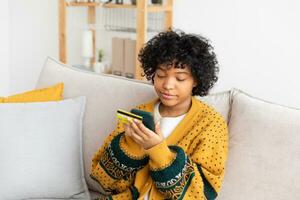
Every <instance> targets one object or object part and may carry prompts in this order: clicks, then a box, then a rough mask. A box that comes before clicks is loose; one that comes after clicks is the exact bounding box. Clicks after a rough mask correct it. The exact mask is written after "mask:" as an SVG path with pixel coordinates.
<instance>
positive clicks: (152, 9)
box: [67, 2, 172, 12]
mask: <svg viewBox="0 0 300 200" xmlns="http://www.w3.org/2000/svg"><path fill="white" fill-rule="evenodd" d="M67 6H69V7H72V6H74V7H80V6H82V7H103V8H131V9H136V8H137V6H136V5H132V4H115V3H108V4H104V3H85V2H78V3H77V2H70V3H67ZM171 10H172V6H165V5H148V6H147V11H148V12H164V11H171Z"/></svg>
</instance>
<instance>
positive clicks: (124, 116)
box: [117, 109, 143, 124]
mask: <svg viewBox="0 0 300 200" xmlns="http://www.w3.org/2000/svg"><path fill="white" fill-rule="evenodd" d="M128 118H129V119H128ZM133 119H137V120H139V121H142V120H143V117H142V116H139V115H135V114H133V113H131V112H128V111H125V110H122V109H118V110H117V120H120V121H121V122H122V123H126V124H129V123H130V122H129V120H131V121H132V120H133Z"/></svg>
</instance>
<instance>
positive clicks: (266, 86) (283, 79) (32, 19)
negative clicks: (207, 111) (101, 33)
mask: <svg viewBox="0 0 300 200" xmlns="http://www.w3.org/2000/svg"><path fill="white" fill-rule="evenodd" d="M174 3H175V5H174V27H176V28H180V29H182V30H184V31H186V32H193V33H199V34H202V35H204V36H206V37H208V38H209V39H210V40H211V41H212V44H213V46H215V51H216V53H217V56H218V59H219V62H220V70H221V71H220V76H219V77H220V79H219V81H218V83H217V85H216V87H215V88H214V90H213V91H215V92H216V91H222V90H227V89H230V88H232V87H237V88H240V89H243V90H245V91H246V92H249V93H251V94H253V95H255V96H259V97H261V98H264V99H266V100H270V101H273V102H277V103H281V104H285V105H289V106H295V107H300V94H299V93H298V91H300V79H299V78H298V76H299V75H298V74H300V70H299V64H300V61H299V59H298V56H297V53H298V52H300V39H299V38H298V36H299V35H300V26H299V20H297V19H299V18H300V2H299V1H298V0H272V1H271V0H252V1H246V0H239V1H238V0H227V1H217V0H210V1H200V0H175V1H174ZM9 6H10V11H11V14H10V18H11V20H10V22H11V23H10V32H11V35H10V41H11V57H10V63H11V64H10V71H11V73H10V87H11V89H10V92H11V93H15V92H18V91H22V90H25V89H31V88H33V87H34V85H35V83H36V81H37V78H38V74H39V72H40V70H41V67H42V65H43V62H44V60H45V58H46V56H47V55H50V56H53V57H56V58H57V57H58V20H57V17H58V16H57V14H58V13H57V0H26V1H24V0H11V1H9ZM75 12H76V13H77V14H78V15H76V16H74V17H73V18H71V19H70V20H73V22H75V23H76V20H77V19H79V18H80V17H81V16H86V13H84V12H81V11H75ZM71 29H72V28H71ZM71 29H69V31H70V30H71ZM73 30H75V32H76V27H73ZM71 31H72V30H71ZM105 37H106V36H105ZM70 41H71V43H69V44H68V45H71V49H72V50H73V51H75V53H74V52H69V53H70V55H69V56H70V58H71V59H70V60H74V61H75V62H79V61H80V60H79V56H80V50H76V49H77V48H78V47H80V36H79V33H76V34H74V35H73V36H71V37H70ZM106 46H107V45H106ZM76 51H77V53H76ZM0 76H1V75H0Z"/></svg>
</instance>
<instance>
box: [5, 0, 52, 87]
mask: <svg viewBox="0 0 300 200" xmlns="http://www.w3.org/2000/svg"><path fill="white" fill-rule="evenodd" d="M9 7H10V44H11V46H10V47H11V54H10V93H17V92H21V91H24V90H28V89H32V88H34V86H35V84H36V82H37V80H38V76H39V73H40V71H41V69H42V68H41V67H42V65H43V64H44V61H45V59H46V57H47V56H48V55H49V56H53V57H55V58H58V5H57V0H10V1H9Z"/></svg>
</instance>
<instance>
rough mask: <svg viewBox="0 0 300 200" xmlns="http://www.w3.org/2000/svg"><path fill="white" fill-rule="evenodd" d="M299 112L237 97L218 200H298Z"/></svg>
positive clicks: (273, 104) (239, 93)
mask: <svg viewBox="0 0 300 200" xmlns="http://www.w3.org/2000/svg"><path fill="white" fill-rule="evenodd" d="M299 122H300V109H295V108H290V107H286V106H281V105H277V104H275V103H270V102H266V101H264V100H260V99H258V98H255V97H252V96H250V95H248V94H246V93H244V92H242V91H238V90H236V91H235V92H234V93H233V104H232V112H231V119H230V123H229V132H230V141H229V158H228V161H227V166H226V167H227V169H226V170H225V180H224V184H223V188H222V191H221V193H220V199H224V200H240V199H243V200H247V199H249V200H250V199H258V200H259V199H299V197H300V184H299V182H300V173H299V169H300V156H299V155H300V123H299Z"/></svg>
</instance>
